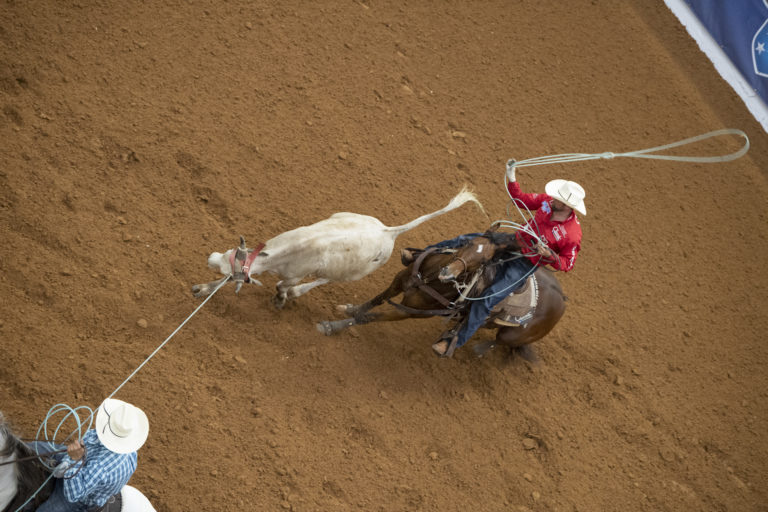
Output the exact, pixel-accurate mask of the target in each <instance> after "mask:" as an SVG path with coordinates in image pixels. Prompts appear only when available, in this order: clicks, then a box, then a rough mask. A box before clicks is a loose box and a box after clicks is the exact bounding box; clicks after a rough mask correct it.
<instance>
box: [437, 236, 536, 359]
mask: <svg viewBox="0 0 768 512" xmlns="http://www.w3.org/2000/svg"><path fill="white" fill-rule="evenodd" d="M481 234H482V233H467V234H466V235H459V236H457V237H456V238H451V239H450V240H443V241H442V242H440V243H437V244H434V245H430V246H429V247H427V249H429V248H430V247H436V248H439V249H442V248H449V249H456V248H459V247H463V246H465V245H467V243H469V241H470V240H472V239H473V238H475V237H477V236H480V235H481ZM535 271H536V267H534V266H533V264H532V263H531V262H530V260H529V259H528V258H526V257H520V258H517V259H514V260H512V261H507V262H506V263H502V264H501V268H499V270H498V272H497V274H496V279H495V280H494V281H493V284H491V286H489V287H488V288H486V289H485V291H483V297H484V298H483V299H481V300H473V301H472V304H471V306H470V308H469V315H468V316H467V319H466V320H465V321H464V323H463V324H462V326H461V329H459V332H458V335H459V340H458V342H457V343H456V348H459V347H461V346H462V345H464V344H465V343H466V342H467V341H469V339H470V338H471V337H472V335H473V334H475V332H477V330H478V329H479V328H480V327H481V326H482V325H483V324H484V323H485V320H486V319H487V318H488V315H489V314H490V312H491V310H492V309H493V306H495V305H496V304H498V303H499V302H501V301H502V300H503V299H504V298H505V297H507V295H509V294H510V293H512V292H513V291H515V290H517V289H518V288H520V287H521V286H522V285H523V284H524V283H525V280H526V279H528V276H530V275H531V274H533V273H534V272H535Z"/></svg>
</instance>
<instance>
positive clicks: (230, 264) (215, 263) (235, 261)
mask: <svg viewBox="0 0 768 512" xmlns="http://www.w3.org/2000/svg"><path fill="white" fill-rule="evenodd" d="M263 247H264V245H263V244H260V245H259V246H258V247H257V248H256V249H248V247H247V246H246V245H245V238H244V237H242V236H241V237H240V245H239V246H237V247H235V248H234V249H230V250H228V251H227V252H225V253H220V252H212V253H211V255H210V256H208V267H210V268H212V269H213V270H217V271H218V272H220V273H221V274H224V276H225V277H224V278H223V279H218V280H216V281H211V282H210V283H205V284H196V285H195V286H193V287H192V293H194V294H195V296H196V297H202V296H205V295H208V294H210V293H211V292H213V290H214V289H215V288H216V286H218V285H219V284H220V283H221V282H222V281H223V280H225V279H230V278H231V279H232V280H233V281H234V282H235V293H237V292H239V291H240V288H242V287H243V283H255V284H258V285H261V282H259V281H258V280H256V279H251V277H250V268H251V264H252V263H253V260H254V259H255V258H256V256H257V255H258V254H259V252H260V251H261V249H262V248H263Z"/></svg>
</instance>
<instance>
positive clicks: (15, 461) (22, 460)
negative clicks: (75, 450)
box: [0, 448, 67, 466]
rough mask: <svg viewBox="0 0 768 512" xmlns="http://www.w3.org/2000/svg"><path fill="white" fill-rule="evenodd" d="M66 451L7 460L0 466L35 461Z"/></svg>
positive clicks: (63, 449) (0, 463) (64, 449)
mask: <svg viewBox="0 0 768 512" xmlns="http://www.w3.org/2000/svg"><path fill="white" fill-rule="evenodd" d="M66 451H67V449H66V448H62V449H61V450H54V451H52V452H45V453H38V454H37V455H30V456H28V457H20V458H18V459H13V460H7V461H5V462H0V466H5V465H6V464H16V463H17V462H24V461H25V460H32V459H37V458H38V457H47V456H49V455H55V454H57V453H64V452H66Z"/></svg>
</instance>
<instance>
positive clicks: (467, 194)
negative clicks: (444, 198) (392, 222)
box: [385, 185, 485, 237]
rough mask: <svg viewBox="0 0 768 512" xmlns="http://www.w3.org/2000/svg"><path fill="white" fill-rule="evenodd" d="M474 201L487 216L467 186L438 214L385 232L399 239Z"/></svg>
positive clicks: (428, 215)
mask: <svg viewBox="0 0 768 512" xmlns="http://www.w3.org/2000/svg"><path fill="white" fill-rule="evenodd" d="M469 201H472V202H473V203H475V204H476V205H477V206H478V208H480V211H482V212H483V214H485V209H484V208H483V205H482V204H480V201H479V200H478V199H477V196H475V194H474V193H473V192H471V191H470V190H469V188H467V186H466V185H465V186H464V188H462V189H461V191H460V192H459V193H458V194H456V196H455V197H454V198H453V199H451V202H450V203H448V204H447V205H446V206H445V207H444V208H441V209H439V210H437V211H436V212H432V213H428V214H426V215H422V216H421V217H419V218H418V219H414V220H412V221H411V222H409V223H408V224H403V225H402V226H392V227H388V228H386V229H385V231H388V232H390V233H392V234H393V237H397V236H398V235H400V234H401V233H405V232H406V231H409V230H411V229H413V228H415V227H416V226H418V225H419V224H421V223H423V222H426V221H428V220H429V219H433V218H435V217H438V216H440V215H442V214H444V213H448V212H449V211H451V210H455V209H456V208H458V207H459V206H461V205H463V204H464V203H466V202H469Z"/></svg>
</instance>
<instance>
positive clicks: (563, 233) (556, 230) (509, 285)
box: [432, 160, 587, 357]
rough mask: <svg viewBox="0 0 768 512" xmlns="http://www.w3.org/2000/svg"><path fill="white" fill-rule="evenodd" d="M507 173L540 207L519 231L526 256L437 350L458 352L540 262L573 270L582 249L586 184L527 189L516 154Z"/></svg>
mask: <svg viewBox="0 0 768 512" xmlns="http://www.w3.org/2000/svg"><path fill="white" fill-rule="evenodd" d="M506 176H507V189H508V190H509V194H510V196H512V198H513V199H515V200H518V201H519V202H520V203H522V204H523V205H525V207H526V208H528V209H529V210H531V211H535V212H536V213H535V215H534V216H533V218H532V219H530V220H529V221H528V223H527V224H526V228H525V229H522V230H520V231H518V233H517V239H518V240H519V241H520V242H521V246H522V247H523V249H522V253H523V254H524V255H525V257H523V258H517V259H514V260H512V261H509V262H507V263H506V264H505V265H504V267H503V268H501V269H500V270H499V272H498V274H497V277H496V280H495V281H494V282H493V284H492V285H491V286H489V287H488V288H487V289H486V290H484V292H483V294H484V296H485V298H484V299H483V300H477V301H473V302H472V305H471V307H470V310H469V315H467V318H466V320H465V321H464V322H463V324H462V325H461V327H460V329H459V331H458V332H457V333H453V332H452V331H448V333H447V336H445V335H444V337H443V339H441V340H440V341H438V342H436V343H434V344H433V345H432V350H434V352H435V353H436V354H437V355H439V356H441V357H450V356H452V355H453V351H454V350H455V349H456V348H458V347H461V346H462V345H464V344H465V343H466V342H467V341H468V340H469V338H471V337H472V335H473V334H474V333H475V331H477V329H479V328H480V327H481V326H482V325H483V324H484V323H485V320H486V319H487V318H488V314H489V313H490V311H491V309H493V307H494V306H495V305H496V304H498V303H499V302H501V300H502V299H504V298H505V297H506V296H507V295H509V294H510V293H512V292H513V291H514V290H516V289H518V288H519V287H520V286H522V285H523V284H524V283H525V280H526V279H527V278H528V276H530V275H531V274H533V273H534V272H535V271H536V268H537V267H538V266H540V265H550V266H551V267H552V268H554V269H555V270H562V271H563V272H568V271H569V270H571V269H572V268H573V264H574V262H575V261H576V256H577V255H578V254H579V249H581V226H580V225H579V220H578V218H577V217H576V212H579V213H581V214H582V215H586V214H587V209H586V207H585V206H584V196H585V193H584V189H583V188H582V187H581V185H579V184H578V183H575V182H573V181H567V180H554V181H550V182H549V183H547V184H546V186H545V187H544V190H545V191H546V194H524V193H523V192H522V191H521V190H520V185H519V184H518V183H517V181H516V180H515V161H514V160H509V161H508V162H507V174H506ZM532 233H536V234H537V236H538V238H539V240H541V242H543V243H539V242H538V241H537V240H536V237H535V236H534V235H533V234H532ZM473 235H475V236H476V235H477V234H473ZM473 235H461V236H459V237H457V238H454V239H452V240H446V241H445V242H440V243H439V244H436V246H438V247H459V246H461V245H464V243H466V242H465V240H466V239H467V238H471V237H472V236H473ZM502 292H506V293H502Z"/></svg>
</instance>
